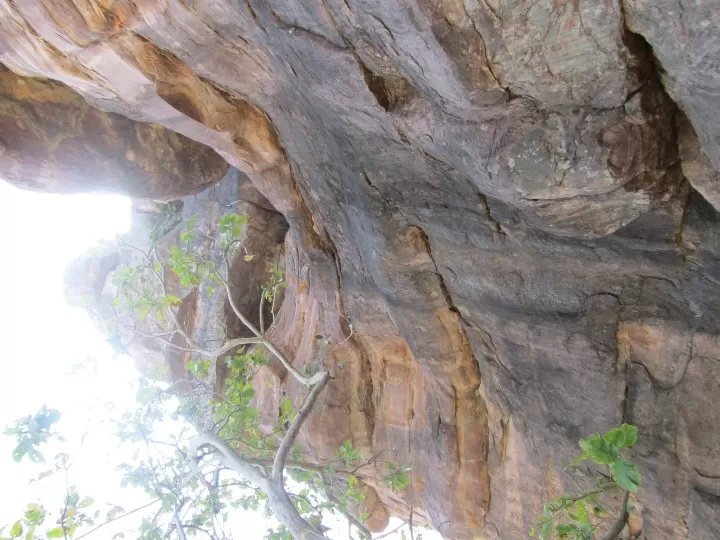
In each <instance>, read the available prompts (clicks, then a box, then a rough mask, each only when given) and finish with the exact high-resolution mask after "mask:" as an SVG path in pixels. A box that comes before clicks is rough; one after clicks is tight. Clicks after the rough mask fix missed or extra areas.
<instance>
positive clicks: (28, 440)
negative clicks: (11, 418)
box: [5, 405, 60, 463]
mask: <svg viewBox="0 0 720 540" xmlns="http://www.w3.org/2000/svg"><path fill="white" fill-rule="evenodd" d="M59 420H60V411H58V410H56V409H49V408H47V406H45V405H43V406H42V408H41V409H40V410H39V411H38V412H37V413H35V414H34V415H32V416H26V417H24V418H20V419H18V420H16V421H15V423H14V424H13V425H12V427H8V428H7V429H6V430H5V435H11V436H13V437H15V440H16V441H17V443H18V444H17V446H16V447H15V449H14V450H13V453H12V456H13V460H14V461H16V462H18V463H19V462H20V461H22V459H23V458H24V457H27V458H28V459H29V460H30V461H32V462H34V463H41V462H43V461H45V458H44V457H43V455H42V453H41V452H40V450H39V449H38V448H39V446H40V445H42V444H43V443H46V442H47V441H48V440H49V439H50V438H51V437H53V436H56V435H57V434H56V433H55V432H54V431H53V427H54V425H55V424H56V423H57V422H58V421H59Z"/></svg>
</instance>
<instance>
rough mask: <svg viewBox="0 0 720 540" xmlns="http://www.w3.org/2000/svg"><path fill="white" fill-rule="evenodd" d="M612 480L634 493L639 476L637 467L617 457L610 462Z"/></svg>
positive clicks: (639, 479)
mask: <svg viewBox="0 0 720 540" xmlns="http://www.w3.org/2000/svg"><path fill="white" fill-rule="evenodd" d="M610 471H611V472H612V477H613V480H615V483H616V484H617V485H618V486H620V487H621V488H622V489H624V490H625V491H629V492H630V493H635V492H636V491H637V488H638V486H639V485H640V481H641V476H640V471H638V469H637V467H636V466H635V465H634V464H633V463H631V462H630V461H628V460H627V459H625V458H618V459H617V460H616V461H614V462H613V463H611V464H610Z"/></svg>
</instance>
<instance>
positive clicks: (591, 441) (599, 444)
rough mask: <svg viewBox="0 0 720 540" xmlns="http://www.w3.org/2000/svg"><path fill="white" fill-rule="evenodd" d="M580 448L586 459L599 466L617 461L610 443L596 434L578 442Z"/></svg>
mask: <svg viewBox="0 0 720 540" xmlns="http://www.w3.org/2000/svg"><path fill="white" fill-rule="evenodd" d="M580 448H582V449H583V450H585V453H586V454H587V457H588V459H591V460H593V461H594V462H595V463H598V464H599V465H609V464H611V463H613V462H614V461H616V460H617V459H618V457H619V456H618V454H617V452H616V451H615V449H614V448H613V447H612V445H611V444H610V443H608V442H607V441H606V440H605V439H603V438H602V437H601V436H600V435H598V434H597V433H595V434H593V435H590V437H588V438H587V439H583V440H581V441H580Z"/></svg>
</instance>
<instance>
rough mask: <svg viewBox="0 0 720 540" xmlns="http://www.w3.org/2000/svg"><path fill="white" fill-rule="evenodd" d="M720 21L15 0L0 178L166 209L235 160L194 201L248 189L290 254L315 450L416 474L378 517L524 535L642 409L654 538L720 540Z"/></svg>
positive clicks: (699, 14) (263, 3)
mask: <svg viewBox="0 0 720 540" xmlns="http://www.w3.org/2000/svg"><path fill="white" fill-rule="evenodd" d="M719 25H720V7H719V6H718V5H717V2H715V1H714V0H696V1H694V2H687V1H683V0H624V1H623V2H618V1H616V0H607V1H605V0H574V1H566V0H553V1H551V0H547V1H539V2H525V1H522V0H509V1H505V2H499V1H498V0H243V1H230V0H210V1H201V0H197V1H196V0H134V1H130V0H115V1H99V0H82V1H81V0H74V1H73V0H47V1H42V2H40V1H35V0H15V1H10V0H0V63H1V64H3V65H4V66H5V68H6V69H3V70H2V71H0V127H1V129H0V176H1V177H3V178H5V179H6V180H8V181H10V182H13V183H15V184H17V185H20V186H23V187H27V188H30V189H40V190H52V191H65V192H72V191H80V190H105V191H119V192H124V193H128V194H130V195H132V196H134V197H137V198H150V199H163V200H172V199H176V198H178V197H181V196H186V195H192V194H195V193H198V192H200V191H202V190H203V189H204V188H207V187H208V186H211V185H213V184H215V183H217V182H218V181H219V180H220V179H221V178H222V177H223V176H224V175H225V173H226V170H227V165H228V164H230V165H231V166H232V167H233V168H234V169H238V170H239V171H241V173H240V175H239V176H233V175H236V173H235V171H234V169H232V170H231V172H230V176H229V177H228V178H226V179H225V180H224V181H223V183H221V184H219V185H218V186H217V187H216V188H211V191H209V192H208V191H205V192H203V193H201V194H199V195H197V198H196V199H193V200H194V201H195V203H197V204H199V202H198V201H201V200H202V199H203V197H205V199H207V200H206V203H207V204H208V205H210V206H209V207H208V208H211V207H212V208H215V210H213V211H214V212H216V213H217V212H219V211H221V208H225V206H223V205H227V204H230V203H232V202H234V201H236V200H244V201H247V202H243V203H242V204H245V205H247V208H250V207H252V208H254V209H255V213H256V216H257V217H258V219H259V223H261V224H262V226H266V227H267V230H268V231H269V233H268V234H267V238H265V239H261V238H260V237H258V238H257V241H258V246H262V248H261V249H263V250H267V253H268V254H272V255H273V257H275V256H276V257H284V261H285V265H286V267H287V268H288V271H289V275H290V286H289V287H288V290H287V292H286V296H285V300H284V302H283V305H282V310H281V313H280V315H279V318H278V321H277V324H276V326H275V328H274V330H273V331H274V332H275V336H276V339H278V340H279V341H280V342H281V343H282V344H283V346H284V347H285V348H286V349H287V350H288V351H293V352H297V354H296V362H298V364H299V365H302V364H303V363H305V362H309V361H321V362H323V363H324V365H325V366H326V368H327V369H328V370H330V372H331V373H332V374H333V376H334V377H335V380H334V382H333V385H332V386H331V387H330V388H329V389H328V392H327V397H326V399H325V402H324V405H323V408H322V410H321V411H320V412H319V413H318V414H317V415H316V416H315V417H314V419H313V421H312V422H310V424H309V425H308V428H307V430H306V433H305V442H306V444H308V445H310V447H311V449H312V450H313V451H314V452H315V453H317V454H318V455H319V456H322V455H323V454H324V453H327V452H332V451H334V449H335V448H337V446H338V445H339V444H340V443H341V442H342V441H343V440H345V439H347V438H351V439H352V440H353V441H354V442H355V444H356V445H357V446H359V447H361V448H363V451H364V452H365V453H366V454H368V455H371V454H373V453H376V452H377V451H380V450H384V451H392V452H394V453H395V456H396V457H395V459H396V460H397V461H398V462H401V463H403V464H405V465H408V466H411V467H413V478H412V480H413V483H412V488H411V489H410V490H409V491H406V492H403V493H401V494H393V493H390V492H388V491H387V490H386V489H384V488H382V487H380V486H377V487H378V490H377V491H378V493H377V494H378V496H379V499H380V500H381V504H379V505H378V509H377V514H376V516H375V517H376V519H377V521H378V523H379V524H380V523H381V522H382V518H383V516H382V514H383V512H384V510H383V508H384V507H387V508H389V509H390V510H391V511H392V512H398V513H403V512H407V508H408V507H409V506H412V507H414V508H416V509H417V510H418V512H419V513H420V514H421V515H423V516H426V517H427V519H428V520H429V521H430V522H431V523H432V524H433V525H434V527H435V528H437V529H438V530H439V531H441V532H442V533H443V534H444V535H445V536H446V537H448V538H457V539H464V538H477V537H485V536H487V537H490V538H496V539H502V540H514V539H517V538H524V537H525V531H526V530H527V527H528V525H529V522H530V521H531V520H532V518H533V517H534V515H535V514H536V512H537V510H538V507H539V504H540V501H541V500H542V499H544V498H546V497H548V496H552V495H556V494H557V493H558V492H559V491H561V490H562V489H563V486H564V485H566V484H567V482H568V479H567V478H565V477H563V476H562V475H561V474H560V473H559V472H558V471H559V470H560V468H561V467H562V466H563V465H564V464H565V463H566V462H567V460H568V459H569V458H570V457H571V456H572V455H574V453H575V449H576V447H575V444H576V441H577V439H578V438H580V437H582V436H585V435H587V434H589V433H592V432H594V431H599V430H603V429H607V428H608V427H610V426H612V425H615V424H618V423H620V422H622V421H626V422H631V423H634V424H636V425H637V426H638V427H639V430H640V434H641V439H640V443H639V445H638V447H637V449H636V452H635V456H634V458H635V460H636V461H637V463H638V464H639V466H640V468H641V470H642V472H643V475H644V484H643V487H642V489H641V491H640V495H639V499H640V506H639V508H640V510H639V513H640V514H641V517H642V526H643V530H644V532H645V534H646V537H647V538H650V539H675V538H691V539H710V538H717V536H718V535H719V534H720V512H719V511H718V509H719V507H720V454H718V448H720V415H718V410H717V405H716V402H717V396H718V394H719V390H720V349H719V348H718V345H719V344H720V337H719V336H720V317H719V316H718V306H720V260H719V258H720V223H719V221H720V216H719V215H718V213H717V210H718V209H720V187H719V184H718V179H720V176H719V175H720V172H718V171H719V170H720V71H719V69H720V68H719V66H720V41H718V34H717V28H718V26H719ZM228 182H230V183H232V182H235V184H234V187H233V186H231V185H230V184H228ZM248 182H251V184H252V186H250V184H248ZM221 186H224V187H221ZM228 186H229V187H228ZM243 186H244V187H243ZM212 189H215V190H219V191H223V190H226V189H227V190H230V191H228V192H227V194H223V195H222V196H221V195H220V194H219V193H215V194H214V195H213V192H212ZM223 193H224V191H223ZM236 193H237V194H238V195H237V196H236ZM226 196H227V197H229V198H230V199H231V200H230V201H229V202H228V199H226V198H224V197H226ZM186 201H187V199H186ZM195 203H189V204H195ZM186 204H188V203H187V202H186ZM238 204H240V203H238ZM251 217H252V216H251ZM286 229H287V234H285V230H286ZM283 238H284V240H283ZM283 242H284V244H283ZM282 245H284V254H282V251H283V250H282V248H281V247H280V246H282ZM112 262H113V261H112V260H110V261H109V262H107V261H106V263H107V265H106V267H107V268H110V267H112V264H111V263H112ZM95 270H96V272H97V274H98V275H99V276H101V275H102V274H103V271H101V270H100V269H95ZM243 272H245V274H243ZM254 272H255V271H254V270H253V269H250V268H245V269H244V268H242V267H241V266H238V276H240V275H251V276H254V275H256V274H255V273H254ZM241 282H242V279H240V281H239V282H238V283H237V285H238V295H239V297H244V294H249V291H250V289H251V287H248V288H246V289H243V285H242V283H241ZM100 288H101V287H100ZM186 302H187V303H188V305H189V306H191V307H192V310H194V311H192V310H191V314H192V313H201V312H202V309H205V308H204V307H203V306H201V305H200V304H198V303H197V302H195V303H193V302H194V301H192V299H186ZM188 309H189V310H190V309H191V308H190V307H189V308H188ZM207 309H211V307H207ZM212 309H215V310H216V311H215V312H216V313H217V314H218V315H219V313H220V311H221V310H220V308H219V307H217V306H215V307H213V308H212ZM198 310H200V311H198ZM188 317H190V315H188ZM188 320H189V319H188ZM196 320H197V321H200V320H205V319H203V318H202V317H198V318H196ZM350 324H352V329H353V333H352V334H353V335H352V337H351V338H350V339H349V340H347V341H345V340H346V338H347V337H348V335H349V334H350ZM197 330H198V331H200V329H199V328H198V329H197ZM234 331H238V329H235V330H234ZM318 333H319V334H323V335H326V336H331V337H333V338H334V340H335V342H336V343H343V345H342V347H337V348H335V349H332V350H327V349H324V348H319V347H318V344H317V342H316V340H315V339H314V336H315V335H316V334H318ZM318 357H319V359H318ZM174 365H175V366H176V369H180V370H182V369H183V366H182V359H180V360H177V361H176V363H175V364H174ZM269 376H270V375H269ZM283 385H284V386H283ZM277 388H278V389H282V390H285V391H287V392H289V393H290V395H295V393H297V391H299V389H298V388H295V387H294V385H293V383H292V381H290V380H285V381H284V382H283V384H282V385H278V386H277ZM277 391H278V392H279V391H280V390H277ZM261 398H262V399H266V400H267V403H268V404H272V403H274V400H277V399H278V396H277V395H271V393H267V394H266V395H263V396H261ZM268 410H270V409H269V408H268ZM365 480H366V482H367V483H368V485H373V479H372V478H366V479H365Z"/></svg>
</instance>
